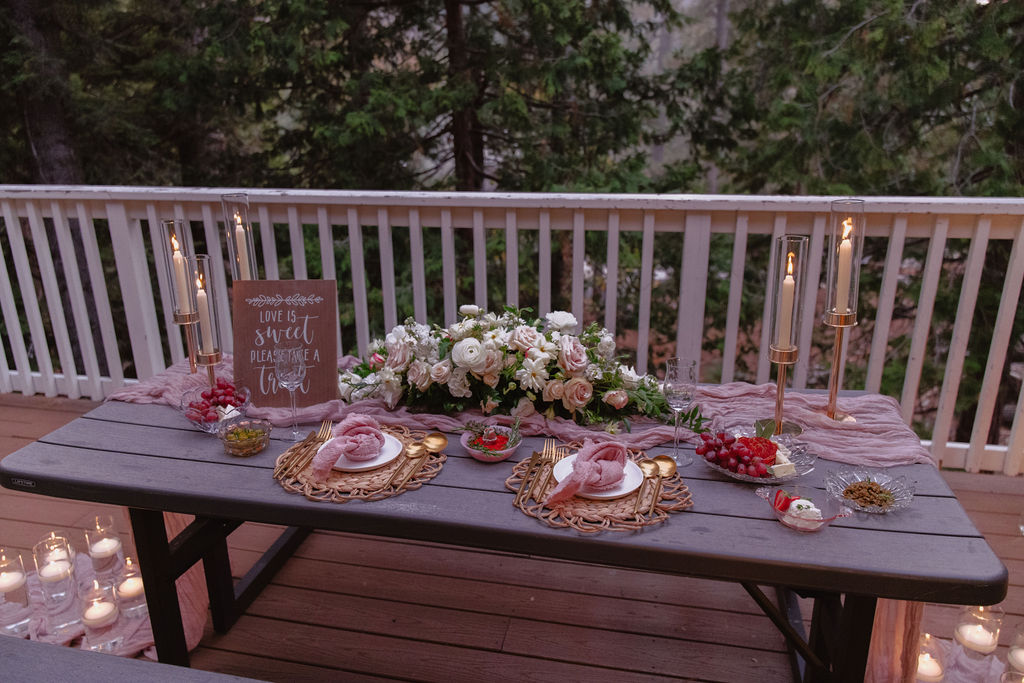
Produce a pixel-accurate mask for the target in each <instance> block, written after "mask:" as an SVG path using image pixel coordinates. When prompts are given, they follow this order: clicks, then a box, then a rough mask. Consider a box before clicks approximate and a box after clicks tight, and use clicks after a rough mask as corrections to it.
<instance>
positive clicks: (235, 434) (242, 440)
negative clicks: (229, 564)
mask: <svg viewBox="0 0 1024 683" xmlns="http://www.w3.org/2000/svg"><path fill="white" fill-rule="evenodd" d="M271 429H273V425H271V424H270V423H269V422H267V421H266V420H260V419H258V418H253V417H236V418H232V419H229V420H225V421H224V422H222V423H221V425H220V427H219V428H218V429H217V436H218V437H219V438H220V441H221V443H222V444H224V452H225V453H227V454H228V455H234V456H237V457H239V458H248V457H249V456H251V455H256V454H257V453H259V452H260V451H262V450H263V449H264V448H266V447H267V444H268V443H270V430H271Z"/></svg>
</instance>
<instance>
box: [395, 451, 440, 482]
mask: <svg viewBox="0 0 1024 683" xmlns="http://www.w3.org/2000/svg"><path fill="white" fill-rule="evenodd" d="M422 450H423V455H420V456H415V457H416V460H415V461H414V462H413V465H412V467H411V468H409V471H408V473H406V475H405V476H404V477H402V480H401V481H400V482H398V484H396V485H395V490H396V491H397V490H398V489H400V488H402V487H403V486H405V483H406V482H407V481H409V480H410V479H412V477H413V475H415V474H416V473H417V472H419V471H420V468H421V467H423V463H424V461H426V459H427V458H429V457H430V451H428V450H427V449H426V448H423V449H422ZM391 478H392V479H394V476H392V477H391ZM390 484H391V483H390V482H388V485H389V486H390Z"/></svg>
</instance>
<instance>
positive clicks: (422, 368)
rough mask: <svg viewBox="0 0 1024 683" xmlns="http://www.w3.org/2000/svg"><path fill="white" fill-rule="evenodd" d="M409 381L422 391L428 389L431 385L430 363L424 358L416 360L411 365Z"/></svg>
mask: <svg viewBox="0 0 1024 683" xmlns="http://www.w3.org/2000/svg"><path fill="white" fill-rule="evenodd" d="M408 377H409V382H411V383H412V384H413V385H415V386H416V388H417V389H419V390H420V391H426V390H427V387H429V386H430V364H429V363H427V362H425V361H422V360H414V361H413V362H412V363H411V364H410V365H409V373H408Z"/></svg>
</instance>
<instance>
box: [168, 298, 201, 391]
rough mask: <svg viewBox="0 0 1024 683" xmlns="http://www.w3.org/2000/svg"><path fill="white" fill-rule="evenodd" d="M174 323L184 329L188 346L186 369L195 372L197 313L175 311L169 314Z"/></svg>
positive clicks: (197, 344)
mask: <svg viewBox="0 0 1024 683" xmlns="http://www.w3.org/2000/svg"><path fill="white" fill-rule="evenodd" d="M171 320H172V321H173V322H174V324H175V325H181V326H182V327H183V328H184V331H185V344H186V345H187V346H188V370H189V372H191V373H192V374H193V375H194V374H196V347H197V346H199V343H198V341H199V340H198V338H197V337H198V331H197V328H198V327H199V325H198V323H199V314H198V313H179V312H177V311H175V312H174V314H173V315H172V316H171Z"/></svg>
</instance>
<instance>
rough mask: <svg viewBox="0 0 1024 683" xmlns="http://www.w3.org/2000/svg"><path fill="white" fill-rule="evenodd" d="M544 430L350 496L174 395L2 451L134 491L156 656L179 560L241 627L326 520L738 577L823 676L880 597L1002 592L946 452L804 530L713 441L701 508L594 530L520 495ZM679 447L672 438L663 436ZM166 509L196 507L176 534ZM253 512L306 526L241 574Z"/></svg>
mask: <svg viewBox="0 0 1024 683" xmlns="http://www.w3.org/2000/svg"><path fill="white" fill-rule="evenodd" d="M305 428H306V431H307V432H308V431H309V430H310V429H313V428H315V425H306V426H305ZM280 431H281V432H284V431H286V430H280ZM540 443H541V440H540V439H538V438H528V439H526V443H525V444H524V445H523V447H522V448H521V449H520V451H519V452H518V453H517V454H516V455H515V456H513V458H512V460H510V461H507V462H505V463H502V464H486V463H481V462H478V461H476V460H473V459H471V458H470V457H468V456H467V455H465V454H464V453H463V452H462V450H461V448H460V446H459V444H458V440H457V439H455V438H451V439H450V440H449V445H448V447H447V449H446V451H445V452H446V454H447V456H448V458H447V462H446V463H445V464H444V467H443V469H442V470H441V472H440V473H439V474H438V475H437V476H436V477H435V478H433V479H432V480H430V481H429V482H428V483H426V484H425V485H424V486H422V488H419V489H417V490H411V491H407V492H405V493H403V494H402V495H398V496H394V497H391V498H388V499H386V500H378V501H373V502H366V501H350V502H348V503H346V504H335V503H330V502H316V501H311V500H307V499H305V498H304V497H302V496H299V495H294V494H291V493H288V492H287V491H285V490H284V489H283V488H282V487H281V486H280V484H279V483H278V482H277V481H276V480H275V479H273V477H272V471H273V468H274V462H275V459H276V458H277V456H278V455H280V454H281V453H282V452H284V450H285V449H287V448H288V446H289V445H291V444H290V443H289V442H287V441H283V440H280V439H275V438H272V439H271V444H270V446H269V447H268V449H267V450H266V451H264V452H263V453H261V454H259V455H257V456H254V457H251V458H233V457H231V456H228V455H226V454H225V453H224V451H223V449H222V448H221V445H220V443H219V442H218V441H217V440H216V438H214V437H211V436H210V435H208V434H204V433H201V432H199V431H197V430H195V429H192V428H191V427H190V426H188V424H187V423H186V422H185V421H184V420H183V419H182V417H181V415H180V414H179V413H178V412H177V411H176V410H174V409H172V408H170V407H167V406H164V405H142V404H130V403H121V402H117V401H112V402H108V403H106V404H104V405H102V406H100V407H98V408H96V409H95V410H93V411H92V412H90V413H88V414H86V415H84V416H82V417H80V418H78V419H76V420H74V421H72V422H71V423H69V424H67V425H65V426H64V427H62V428H60V429H58V430H56V431H55V432H53V433H51V434H49V435H47V436H45V437H44V438H42V439H40V440H39V441H37V442H35V443H32V444H30V445H28V446H26V447H24V448H22V449H20V450H19V451H17V452H15V453H13V454H11V455H9V456H8V457H7V458H5V459H4V460H3V462H2V463H0V484H2V485H3V486H4V487H6V488H11V489H17V490H20V491H28V492H34V493H38V494H40V495H46V496H55V497H60V498H71V499H77V500H85V501H93V502H97V503H107V504H115V505H123V506H127V507H128V508H129V510H130V515H131V520H132V527H133V532H134V536H135V542H136V546H137V552H138V556H139V563H140V566H141V569H142V571H143V578H144V581H145V586H146V596H147V600H148V602H149V610H150V615H151V619H152V622H153V632H154V637H155V640H156V645H157V652H158V656H159V658H160V661H162V662H167V663H173V664H180V665H187V664H188V650H187V648H186V646H185V640H184V636H183V631H182V626H181V613H180V608H179V605H178V598H177V594H176V592H175V588H174V580H175V578H176V577H178V576H180V575H181V574H182V573H183V572H184V571H186V570H187V569H188V568H189V567H190V566H192V565H193V564H195V562H197V561H199V560H200V559H201V560H203V561H204V567H205V571H206V575H207V585H208V587H209V588H210V602H211V612H212V618H213V624H214V627H215V628H216V629H217V630H219V631H226V630H227V629H229V628H230V626H231V625H232V623H233V622H234V621H235V619H237V617H238V615H239V614H241V613H242V612H243V611H244V609H245V607H246V606H247V605H248V604H249V603H251V601H252V600H253V599H254V598H255V597H256V596H257V595H258V594H259V591H260V590H261V588H262V587H263V586H264V585H266V583H267V582H268V581H269V580H270V577H271V576H272V574H273V572H274V571H276V570H277V569H278V568H279V567H280V566H281V564H283V563H284V562H285V561H286V560H287V558H288V556H290V554H291V553H292V552H293V551H294V549H295V548H296V547H297V546H298V545H299V543H301V541H302V540H303V539H304V538H305V537H306V535H307V534H308V533H309V531H310V530H311V529H313V528H319V529H328V530H337V531H345V532H351V533H361V534H376V535H382V536H389V537H396V538H405V539H413V540H424V541H434V542H441V543H448V544H454V545H460V546H467V547H474V548H484V549H490V550H498V551H510V552H522V553H530V554H534V555H540V556H546V557H552V558H561V559H567V560H575V561H580V562H591V563H596V564H602V565H611V566H617V567H624V568H630V569H638V570H648V571H654V572H663V573H666V574H680V575H688V576H695V577H704V578H711V579H717V580H726V581H732V582H737V583H740V584H742V585H743V586H744V588H746V589H747V591H748V592H750V594H751V595H752V596H753V597H754V599H755V600H756V601H757V602H758V604H759V605H760V606H761V608H762V609H764V610H765V612H766V614H768V616H769V617H770V618H771V619H772V620H773V621H774V622H775V624H776V626H777V627H779V629H780V630H781V631H782V632H783V634H784V635H786V636H787V639H788V640H789V641H790V642H791V644H792V645H793V647H794V648H795V649H796V652H797V653H798V654H799V655H800V657H801V659H802V660H804V661H811V662H814V663H816V664H817V667H815V666H811V667H809V668H808V673H807V678H808V679H809V680H810V679H813V680H818V679H819V678H820V677H825V678H829V677H831V680H841V681H861V680H863V675H864V668H865V663H866V661H867V652H868V645H869V642H870V638H871V630H872V623H873V617H874V613H875V605H876V601H877V600H878V599H879V598H893V599H902V600H913V601H928V602H937V603H946V604H973V605H979V604H984V605H987V604H994V603H997V602H999V601H1001V600H1002V599H1003V597H1004V596H1005V594H1006V590H1007V570H1006V568H1005V567H1004V566H1003V564H1002V563H1001V562H1000V560H999V559H998V557H996V555H995V554H994V553H993V552H992V550H991V549H990V548H989V546H988V545H987V543H986V542H985V540H984V538H983V537H982V536H981V534H980V533H979V532H978V530H977V529H976V528H975V527H974V525H973V524H972V523H971V522H970V520H969V519H968V517H967V515H966V513H965V512H964V510H963V508H962V507H961V506H960V504H959V502H958V501H957V499H956V497H955V496H954V494H953V493H952V491H951V490H950V488H949V487H948V486H947V485H946V483H945V481H944V480H943V479H942V477H941V476H940V475H939V472H938V471H937V470H936V468H934V467H933V466H931V465H922V464H918V465H905V466H897V467H893V468H889V469H888V470H887V473H889V474H905V475H906V476H907V478H908V479H909V480H910V481H911V482H912V483H913V484H914V486H915V488H916V494H915V497H914V499H913V502H912V504H911V505H910V507H908V508H907V509H904V510H901V511H899V512H897V513H893V514H885V515H869V514H863V513H858V514H855V515H853V516H850V517H846V518H843V519H839V520H836V522H834V523H833V524H832V525H831V526H829V527H828V528H826V529H824V530H823V531H821V532H817V533H800V532H796V531H793V530H791V529H788V528H786V527H784V526H783V525H782V524H780V523H779V522H778V521H777V520H776V519H775V518H774V516H773V514H772V510H771V508H770V506H769V505H768V504H767V503H766V502H765V501H763V500H761V499H760V498H758V497H757V496H755V494H754V486H752V485H751V484H747V483H742V482H737V481H734V480H732V479H730V478H728V477H726V476H724V475H722V474H720V473H718V472H715V471H713V470H712V469H710V468H708V467H707V466H705V465H704V464H703V463H702V462H701V461H700V459H699V458H698V459H697V460H696V462H694V464H692V465H690V466H689V467H687V468H685V469H683V470H682V471H681V473H682V475H683V477H684V480H685V483H686V485H687V486H688V487H689V490H690V493H691V494H692V498H693V503H694V504H693V507H692V508H691V509H689V510H687V511H685V512H679V513H676V514H673V515H672V516H671V518H670V519H669V520H668V521H667V522H666V523H663V524H659V525H656V526H651V527H646V528H644V529H642V530H639V531H633V532H628V533H623V532H610V531H609V532H603V533H598V534H582V533H579V532H577V531H575V530H572V529H559V528H551V527H549V526H546V525H545V524H543V523H541V522H540V521H538V520H537V519H535V518H532V517H529V516H527V515H525V514H522V512H520V511H519V510H518V509H516V508H515V507H514V506H513V504H512V501H513V497H514V492H513V491H510V490H509V489H508V488H506V486H505V478H506V477H507V476H508V475H509V474H510V468H511V465H512V463H514V462H515V461H518V460H521V459H523V458H524V457H528V456H529V454H530V453H531V452H532V451H533V450H535V449H539V447H540ZM670 451H671V444H668V445H667V446H666V447H662V448H657V449H652V450H651V451H649V454H650V455H655V454H657V453H661V452H670ZM841 468H842V466H841V465H838V464H837V463H830V462H828V461H825V460H819V461H818V462H817V466H816V467H815V469H814V470H813V471H812V472H810V473H809V474H806V475H804V476H802V477H801V478H800V484H801V485H808V486H811V487H816V488H823V487H824V481H825V478H826V475H827V473H828V472H829V471H830V470H833V469H841ZM822 495H825V494H824V491H822ZM165 511H171V512H181V513H187V514H192V515H195V516H196V521H195V522H194V523H193V524H192V525H191V526H190V527H189V528H188V529H186V530H185V531H184V532H182V533H181V534H180V535H179V536H178V537H177V538H175V539H173V540H171V541H168V540H167V538H166V534H165V530H164V520H163V513H164V512H165ZM245 521H255V522H264V523H270V524H280V525H285V526H288V527H290V528H289V529H288V530H287V531H285V532H284V534H282V536H281V538H279V539H278V541H277V542H276V543H275V544H274V545H273V546H272V547H271V548H270V549H269V550H268V551H267V554H266V555H265V556H264V558H263V559H262V560H261V561H259V562H257V563H256V565H255V566H254V567H253V569H252V570H251V571H250V573H249V574H248V575H247V576H246V577H244V578H243V579H241V580H240V581H239V583H238V584H237V585H235V584H234V581H233V579H232V577H231V571H230V566H229V563H228V554H227V544H226V536H227V534H228V533H230V532H231V531H232V530H234V529H235V528H237V527H238V526H239V525H240V524H242V523H243V522H245ZM763 586H776V587H785V588H787V589H790V590H792V591H794V592H795V593H797V594H799V595H802V596H809V597H813V598H814V599H815V601H816V607H815V610H814V620H813V622H812V624H811V631H810V634H809V637H804V633H803V628H802V625H801V624H800V620H799V615H796V617H797V618H796V619H793V618H791V615H790V614H787V613H786V610H784V609H780V608H779V607H777V606H776V605H775V604H774V603H773V602H772V601H771V600H770V599H768V597H767V596H766V595H765V593H764V592H763V590H762V588H761V587H763ZM827 671H830V672H831V673H825V672H827Z"/></svg>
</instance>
